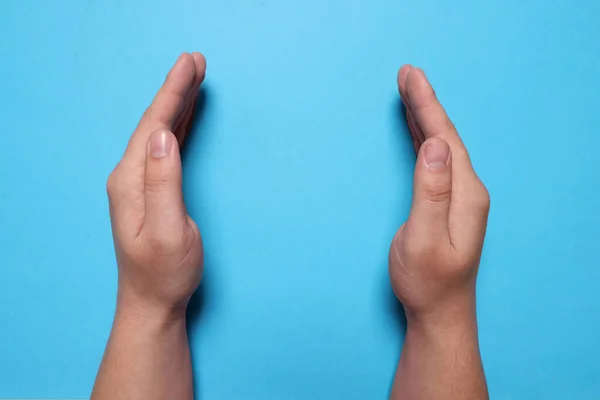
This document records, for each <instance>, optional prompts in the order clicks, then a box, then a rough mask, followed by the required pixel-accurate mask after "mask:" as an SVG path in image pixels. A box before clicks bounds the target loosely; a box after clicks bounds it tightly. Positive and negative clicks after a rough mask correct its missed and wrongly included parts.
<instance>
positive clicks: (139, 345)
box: [91, 53, 206, 400]
mask: <svg viewBox="0 0 600 400" xmlns="http://www.w3.org/2000/svg"><path fill="white" fill-rule="evenodd" d="M205 70H206V60H205V59H204V56H202V55H201V54H200V53H192V54H190V53H184V54H182V55H181V56H180V57H179V59H178V60H177V62H176V63H175V65H174V66H173V68H172V69H171V71H170V72H169V74H168V76H167V78H166V79H165V82H164V84H163V85H162V87H161V88H160V90H159V91H158V93H157V94H156V96H155V98H154V100H153V102H152V104H151V105H150V106H149V107H148V109H147V110H146V111H145V112H144V115H143V116H142V118H141V120H140V122H139V125H138V126H137V128H136V129H135V131H134V132H133V135H132V136H131V139H130V140H129V144H128V145H127V150H126V151H125V154H124V155H123V158H122V159H121V161H120V162H119V164H118V165H117V166H116V167H115V169H114V171H113V172H112V173H111V174H110V177H109V179H108V183H107V192H108V197H109V202H110V216H111V223H112V229H113V238H114V245H115V252H116V256H117V263H118V271H119V274H118V277H119V278H118V294H117V308H116V312H115V318H114V323H113V327H112V331H111V334H110V338H109V340H108V344H107V347H106V351H105V353H104V358H103V360H102V364H101V366H100V369H99V371H98V376H97V378H96V383H95V385H94V389H93V392H92V396H91V398H92V399H93V400H105V399H106V400H118V399H128V400H135V399H144V400H152V399H157V400H158V399H161V400H164V399H178V400H186V399H188V400H190V399H192V398H193V379H192V367H191V362H190V352H189V345H188V338H187V332H186V322H185V310H186V307H187V304H188V301H189V299H190V297H191V295H192V294H193V293H194V291H195V290H196V288H197V287H198V285H199V283H200V280H201V278H202V258H203V254H202V241H201V237H200V232H199V231H198V227H197V226H196V224H195V223H194V221H192V219H191V218H190V217H189V216H188V214H187V211H186V207H185V204H184V201H183V195H182V190H181V180H182V175H181V174H182V172H181V159H180V154H179V146H180V145H181V144H183V141H184V139H185V137H186V135H187V134H188V132H189V130H190V126H191V123H192V121H193V113H194V108H195V103H196V99H197V95H198V91H199V87H200V84H201V83H202V81H203V79H204V74H205Z"/></svg>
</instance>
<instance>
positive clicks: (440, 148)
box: [424, 139, 450, 171]
mask: <svg viewBox="0 0 600 400" xmlns="http://www.w3.org/2000/svg"><path fill="white" fill-rule="evenodd" d="M424 151H425V164H427V166H428V167H429V168H431V169H432V170H434V171H437V170H440V169H442V168H445V167H446V166H447V165H448V158H449V157H450V147H449V146H448V143H446V141H445V140H439V139H434V140H428V141H427V142H426V143H425V150H424Z"/></svg>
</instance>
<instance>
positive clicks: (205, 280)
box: [181, 85, 214, 398]
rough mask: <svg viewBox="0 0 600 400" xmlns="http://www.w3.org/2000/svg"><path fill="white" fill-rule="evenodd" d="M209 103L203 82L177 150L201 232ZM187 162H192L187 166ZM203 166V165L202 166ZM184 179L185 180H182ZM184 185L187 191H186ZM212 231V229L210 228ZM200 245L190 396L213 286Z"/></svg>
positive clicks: (206, 219)
mask: <svg viewBox="0 0 600 400" xmlns="http://www.w3.org/2000/svg"><path fill="white" fill-rule="evenodd" d="M209 105H210V90H209V89H208V88H207V86H206V85H203V86H202V87H201V88H200V92H199V94H198V100H197V102H196V109H195V110H194V121H193V124H192V127H191V128H190V132H189V133H188V136H187V137H186V140H185V144H184V146H183V147H182V149H181V158H182V164H183V166H184V185H183V192H184V198H185V202H186V206H187V209H188V213H189V214H190V216H191V217H192V218H193V219H194V221H195V222H196V224H197V225H198V227H199V228H200V232H202V231H203V227H206V226H208V225H210V215H211V213H210V212H208V210H207V209H206V207H205V203H206V202H205V201H204V200H205V198H204V197H202V196H198V192H199V191H198V190H197V188H198V187H199V186H201V183H202V182H201V176H202V174H198V173H197V171H199V170H201V168H199V167H198V165H200V164H203V161H202V159H203V157H202V155H203V154H204V153H205V149H206V146H205V143H206V140H207V138H206V129H203V128H204V125H205V122H206V121H205V120H206V111H207V109H208V108H209ZM190 153H193V154H194V155H195V156H196V157H195V158H196V159H194V160H190V159H189V158H190V157H191V156H190V155H189V154H190ZM190 164H193V166H192V165H190ZM202 167H203V165H202ZM186 182H189V184H188V183H186ZM186 188H188V190H186ZM211 232H212V229H211ZM203 246H204V271H203V276H202V282H201V283H200V286H199V287H198V289H197V290H196V292H195V293H194V295H193V296H192V298H191V299H190V302H189V304H188V307H187V312H186V317H187V331H188V340H189V345H190V352H191V360H192V371H194V372H193V377H194V394H195V395H194V397H195V398H198V393H199V388H200V382H199V379H198V376H199V374H198V373H196V371H198V369H197V366H196V365H194V362H195V361H194V360H195V359H196V357H194V353H195V349H196V348H197V346H196V344H197V343H196V339H195V338H196V337H197V335H195V334H194V332H196V331H197V330H198V329H199V327H200V325H202V323H203V320H204V319H205V316H206V308H207V304H210V301H211V298H212V297H211V293H212V290H211V288H212V287H213V285H212V284H211V282H212V277H211V274H210V270H212V269H213V268H214V262H213V261H214V259H213V258H211V256H212V255H213V254H212V253H211V252H209V251H207V247H209V246H207V241H206V239H205V238H203Z"/></svg>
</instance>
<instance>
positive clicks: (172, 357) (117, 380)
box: [91, 306, 193, 400]
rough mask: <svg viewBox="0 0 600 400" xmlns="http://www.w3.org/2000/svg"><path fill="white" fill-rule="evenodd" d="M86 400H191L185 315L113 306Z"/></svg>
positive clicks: (183, 313) (191, 386)
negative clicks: (103, 348)
mask: <svg viewBox="0 0 600 400" xmlns="http://www.w3.org/2000/svg"><path fill="white" fill-rule="evenodd" d="M91 398H92V400H119V399H127V400H135V399H144V400H152V399H161V400H162V399H180V400H186V399H189V400H191V399H192V398H193V381H192V367H191V361H190V352H189V346H188V339H187V332H186V324H185V312H184V310H182V311H177V312H162V311H156V312H155V311H154V310H153V311H142V310H140V309H136V308H134V307H123V306H119V307H118V308H117V312H116V314H115V320H114V323H113V328H112V332H111V335H110V338H109V341H108V345H107V347H106V351H105V354H104V358H103V360H102V365H101V366H100V370H99V371H98V376H97V378H96V383H95V385H94V390H93V392H92V397H91Z"/></svg>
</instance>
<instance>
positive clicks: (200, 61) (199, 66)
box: [173, 52, 206, 146]
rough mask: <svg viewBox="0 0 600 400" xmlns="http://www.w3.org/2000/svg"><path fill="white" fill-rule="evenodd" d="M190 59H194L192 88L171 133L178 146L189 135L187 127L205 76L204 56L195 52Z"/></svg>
mask: <svg viewBox="0 0 600 400" xmlns="http://www.w3.org/2000/svg"><path fill="white" fill-rule="evenodd" d="M192 57H194V62H195V64H196V76H195V78H194V82H193V83H192V88H191V90H190V93H189V95H188V99H187V100H186V105H185V109H184V111H183V112H182V113H180V117H179V118H178V119H177V121H176V123H175V124H174V125H173V132H174V133H175V137H177V142H178V143H179V145H180V146H181V145H182V144H183V142H184V141H185V137H186V136H187V135H188V133H189V127H190V126H191V122H192V120H193V117H194V110H195V107H196V100H197V99H198V94H199V92H198V91H199V89H200V85H201V84H202V82H203V81H204V77H205V75H206V59H205V58H204V56H203V55H202V54H200V53H198V52H195V53H192Z"/></svg>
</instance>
